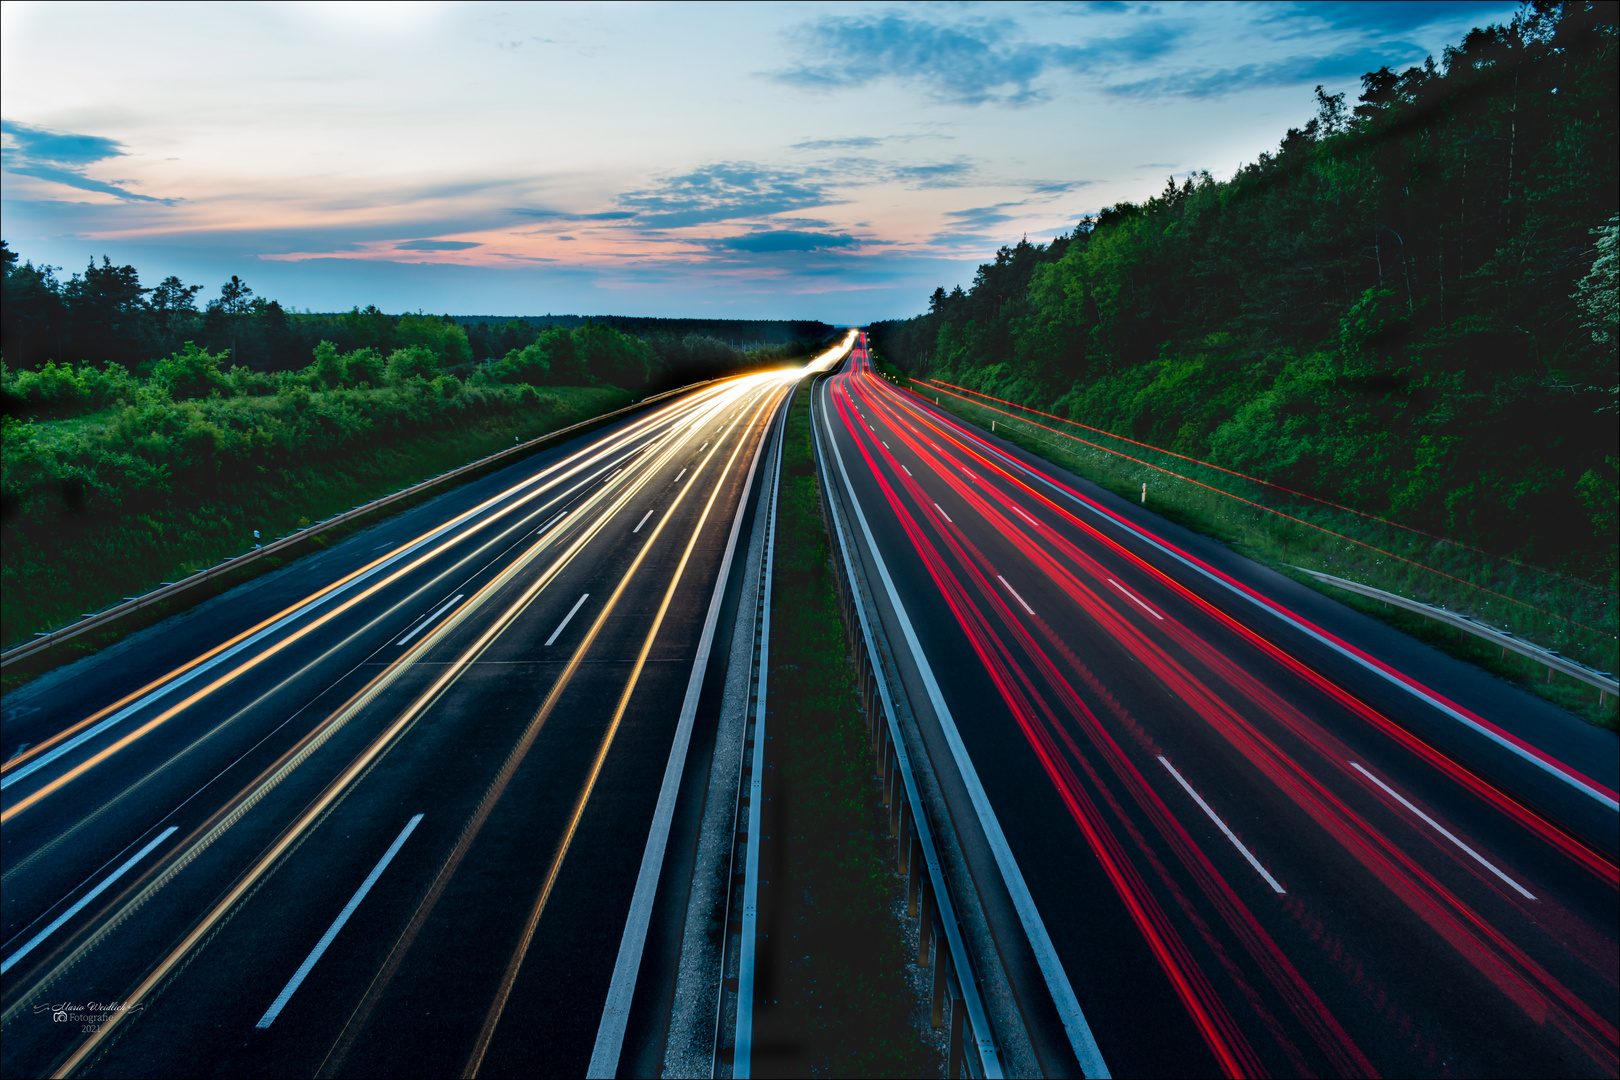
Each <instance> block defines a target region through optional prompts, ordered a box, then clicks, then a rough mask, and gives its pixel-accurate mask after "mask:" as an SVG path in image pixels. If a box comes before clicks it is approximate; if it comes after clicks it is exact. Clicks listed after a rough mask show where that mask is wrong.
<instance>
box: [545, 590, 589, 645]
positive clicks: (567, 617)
mask: <svg viewBox="0 0 1620 1080" xmlns="http://www.w3.org/2000/svg"><path fill="white" fill-rule="evenodd" d="M590 598H591V594H590V593H586V594H585V595H583V596H581V597H580V598H579V599H578V600H575V601H574V606H573V607H571V608H569V609H568V614H566V615H564V616H563V621H562V622H560V623H558V624H557V629H555V630H553V631H552V632H551V636H550V637H548V638H546V644H547V645H550V644H551V643H552V642H553V641H556V640H557V635H558V634H560V633H562V632H563V631H564V630H566V629H567V628H568V622H569V620H570V619H572V618H573V617H574V613H575V612H577V611H578V610H579V606H580V605H581V604H583V603H584V602H585V601H587V600H589V599H590Z"/></svg>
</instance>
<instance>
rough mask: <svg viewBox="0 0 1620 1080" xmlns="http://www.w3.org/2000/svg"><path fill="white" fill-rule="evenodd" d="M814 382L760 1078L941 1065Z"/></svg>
mask: <svg viewBox="0 0 1620 1080" xmlns="http://www.w3.org/2000/svg"><path fill="white" fill-rule="evenodd" d="M808 391H809V387H808V386H805V387H803V388H801V390H800V391H799V393H798V395H797V397H796V399H795V402H794V405H793V410H792V412H791V414H790V415H789V418H788V425H787V435H786V438H787V444H786V447H785V452H784V455H783V461H782V489H781V497H780V500H781V501H780V503H779V509H778V529H779V532H778V537H777V547H776V550H777V556H776V567H775V580H774V585H773V589H774V597H773V602H772V608H773V609H774V610H775V611H776V612H777V615H776V618H775V620H774V621H773V625H774V630H773V642H772V645H771V659H772V664H773V666H772V670H771V677H770V688H771V689H770V693H771V702H772V705H771V725H772V727H771V730H772V731H773V732H774V739H775V740H776V748H775V751H774V758H775V760H776V761H777V763H778V767H777V777H776V780H775V781H774V782H775V783H776V785H777V788H776V790H777V794H776V796H775V798H776V800H777V802H778V809H777V811H776V812H777V814H778V815H779V816H778V818H777V821H778V824H777V826H776V833H775V835H774V836H773V837H772V844H773V846H774V847H775V865H776V871H775V873H776V877H777V880H776V881H774V882H772V895H773V896H774V897H775V900H774V903H775V904H777V905H779V907H778V910H777V912H776V917H775V918H774V919H773V920H772V921H773V924H774V926H775V928H776V929H775V935H776V937H777V940H774V941H772V942H770V944H769V951H770V953H771V955H772V957H773V959H774V964H775V975H774V979H773V985H774V991H773V992H772V996H774V998H775V1002H774V1004H773V1005H772V1006H770V1007H769V1008H765V1009H762V1010H761V1012H760V1013H759V1014H758V1017H757V1019H756V1027H755V1040H756V1044H757V1045H758V1047H759V1049H758V1050H757V1051H756V1057H755V1067H756V1075H760V1076H924V1075H939V1070H940V1067H941V1062H940V1061H939V1060H938V1055H937V1053H935V1052H934V1051H933V1050H932V1049H930V1048H929V1047H928V1046H927V1045H926V1044H925V1043H924V1041H923V1039H922V1037H921V1034H920V1032H919V1031H918V1029H917V1028H916V1027H915V1026H913V1023H912V1019H913V1017H914V1016H916V1015H918V1010H919V1006H918V1003H917V1002H916V1001H915V1000H914V998H913V995H912V991H911V988H910V987H909V985H908V983H907V979H906V963H907V960H908V958H909V957H908V948H907V945H906V941H905V938H904V937H903V935H902V931H901V927H900V925H899V922H898V920H897V918H896V916H895V914H894V913H895V911H896V898H897V896H898V897H899V898H900V899H901V902H902V903H903V896H904V884H903V882H902V881H901V879H900V878H899V876H898V875H897V874H895V873H894V870H893V866H894V855H893V842H892V841H891V840H890V838H889V830H888V824H887V817H886V815H885V813H884V811H883V810H882V808H881V807H880V805H879V797H880V793H879V785H878V782H877V779H876V777H875V775H874V772H875V770H874V764H873V761H872V754H871V748H870V745H869V744H868V742H867V739H866V732H865V722H864V720H863V719H862V716H861V712H860V702H859V698H858V696H857V694H856V691H855V673H854V669H853V667H852V666H851V663H850V659H849V639H848V637H847V635H846V634H845V632H844V626H843V621H842V619H841V617H840V615H839V611H838V600H837V596H836V594H835V592H834V584H833V577H832V563H831V549H830V545H829V540H828V536H827V531H826V527H825V525H824V524H823V519H822V516H821V510H820V507H819V505H818V499H819V493H818V491H817V485H816V477H815V464H814V460H813V458H812V456H811V454H812V451H811V441H810V408H809V407H810V395H809V392H808Z"/></svg>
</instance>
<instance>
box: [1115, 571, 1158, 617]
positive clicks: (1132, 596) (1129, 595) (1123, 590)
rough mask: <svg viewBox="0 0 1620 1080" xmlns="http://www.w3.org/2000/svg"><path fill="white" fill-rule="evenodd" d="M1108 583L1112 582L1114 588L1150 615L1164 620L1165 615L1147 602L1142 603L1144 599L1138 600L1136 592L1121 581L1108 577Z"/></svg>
mask: <svg viewBox="0 0 1620 1080" xmlns="http://www.w3.org/2000/svg"><path fill="white" fill-rule="evenodd" d="M1108 584H1110V585H1112V586H1113V587H1114V588H1116V589H1118V590H1119V591H1120V592H1121V593H1122V594H1124V596H1125V598H1126V599H1127V600H1130V601H1131V602H1132V603H1134V604H1135V605H1136V606H1137V607H1139V608H1141V609H1142V610H1143V611H1145V612H1147V613H1148V614H1149V615H1151V616H1153V617H1154V618H1155V619H1158V620H1159V621H1160V622H1164V616H1163V615H1160V614H1159V613H1158V612H1157V611H1154V610H1153V609H1152V608H1150V607H1148V606H1147V605H1146V604H1144V603H1142V601H1140V600H1138V599H1137V598H1136V596H1135V594H1133V593H1132V592H1131V591H1130V590H1129V589H1127V588H1126V587H1125V586H1123V585H1121V584H1120V583H1119V582H1117V581H1115V580H1114V579H1113V578H1109V579H1108Z"/></svg>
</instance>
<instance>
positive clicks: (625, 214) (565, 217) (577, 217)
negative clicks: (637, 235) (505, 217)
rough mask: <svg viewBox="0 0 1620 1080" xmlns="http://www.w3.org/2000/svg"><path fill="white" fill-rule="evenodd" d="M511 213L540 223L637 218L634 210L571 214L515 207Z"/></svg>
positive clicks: (560, 211)
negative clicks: (534, 219)
mask: <svg viewBox="0 0 1620 1080" xmlns="http://www.w3.org/2000/svg"><path fill="white" fill-rule="evenodd" d="M511 212H512V213H514V214H519V215H521V216H523V217H530V218H536V219H538V220H540V221H627V220H629V219H630V218H633V217H635V216H636V212H635V211H634V210H604V211H602V212H600V213H596V214H570V213H567V212H565V211H562V210H534V209H530V208H528V207H523V206H514V207H513V208H512V210H511Z"/></svg>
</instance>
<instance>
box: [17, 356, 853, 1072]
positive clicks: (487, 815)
mask: <svg viewBox="0 0 1620 1080" xmlns="http://www.w3.org/2000/svg"><path fill="white" fill-rule="evenodd" d="M832 358H835V357H832ZM832 358H829V362H830V359H832ZM801 374H802V372H795V373H785V372H774V373H764V374H760V375H756V376H748V377H745V378H742V379H735V380H730V381H727V382H723V383H718V384H711V385H709V386H707V387H705V388H703V389H701V390H698V391H695V392H693V393H691V394H688V395H684V396H682V397H680V398H678V399H675V400H674V401H673V403H669V404H664V405H661V406H658V407H649V409H648V410H647V411H646V412H643V413H640V414H636V415H634V416H633V417H632V418H630V419H627V420H623V421H620V422H617V423H615V424H613V425H612V426H611V427H609V428H607V429H605V430H603V431H600V432H598V433H596V434H594V435H592V436H589V437H587V438H581V439H576V440H574V441H573V442H571V443H568V444H566V445H563V446H560V447H558V448H556V449H555V450H552V451H549V452H547V453H544V454H541V455H538V456H536V457H533V458H530V459H528V460H527V461H525V462H523V463H521V464H518V465H514V466H512V467H511V468H508V469H506V470H504V471H503V472H501V473H499V474H497V475H495V476H492V477H489V478H486V479H485V480H483V481H480V482H478V483H475V484H471V485H468V486H467V487H465V488H461V489H458V490H457V491H454V492H451V493H450V494H447V495H445V496H443V497H441V498H439V499H437V500H435V501H433V502H431V503H429V504H426V505H424V506H422V507H418V508H416V509H414V510H412V511H409V512H407V513H405V514H403V515H401V516H399V517H398V518H396V519H393V520H391V521H390V522H387V523H385V524H383V525H381V526H378V527H377V528H374V529H372V530H370V531H367V532H365V533H363V534H361V535H360V536H358V537H355V538H353V539H351V540H349V541H347V542H346V543H344V544H342V545H339V546H337V547H334V548H333V549H332V550H330V551H328V552H325V553H323V554H321V555H318V556H315V557H312V558H309V559H305V560H302V561H300V562H298V563H295V564H293V565H292V566H291V567H288V568H286V569H283V570H282V571H279V572H277V573H275V574H272V575H268V576H267V577H265V578H263V579H260V580H259V581H256V582H254V583H251V584H249V585H247V586H243V587H242V588H240V589H237V590H235V591H233V592H232V593H230V594H227V595H226V596H224V597H221V598H219V599H218V600H216V601H213V602H211V603H209V604H206V605H203V606H202V607H200V608H198V609H197V610H195V611H193V612H191V613H188V614H187V615H185V616H181V617H177V618H175V619H172V620H170V621H168V622H167V623H165V624H163V625H161V626H159V627H157V628H154V629H153V630H150V631H146V632H144V633H142V634H139V635H135V636H134V637H132V638H131V639H128V640H126V641H125V642H123V643H121V644H120V645H118V646H116V647H114V648H112V649H109V650H107V651H105V652H104V653H102V654H99V655H98V656H96V657H93V658H91V659H89V660H87V661H84V662H81V663H79V664H77V665H75V666H74V667H72V668H71V669H66V670H65V671H62V672H57V673H53V674H52V675H49V676H46V677H45V678H43V679H41V680H38V681H37V682H36V683H34V684H31V685H30V686H28V687H24V688H23V689H22V690H20V691H18V692H17V693H15V694H11V695H8V696H7V699H6V701H5V716H4V727H3V745H0V756H3V757H4V759H5V763H4V771H3V774H0V784H3V793H4V794H3V804H0V805H3V819H0V845H3V848H0V850H3V889H4V899H3V905H0V912H3V915H0V919H3V936H4V944H3V946H0V963H3V965H4V972H3V983H0V988H3V996H0V1002H3V1006H4V1014H3V1018H0V1036H3V1050H0V1063H3V1072H4V1074H5V1075H6V1076H25V1075H51V1074H69V1073H72V1074H77V1075H95V1076H139V1075H159V1076H177V1075H186V1076H189V1075H211V1076H232V1077H248V1076H292V1075H322V1076H337V1075H344V1076H384V1075H388V1076H420V1075H480V1074H483V1075H510V1074H522V1075H581V1074H583V1072H584V1071H585V1069H586V1067H587V1064H588V1063H589V1062H590V1060H591V1055H592V1049H593V1041H594V1040H596V1039H597V1035H598V1030H599V1027H600V1026H601V1021H602V1018H603V1010H604V1000H605V999H606V998H607V996H608V992H609V986H610V981H611V980H612V978H613V974H614V970H615V960H616V958H617V957H619V955H620V952H621V948H622V946H623V943H624V942H625V941H626V940H627V939H628V935H627V927H628V926H629V925H630V924H632V923H633V922H634V921H635V920H634V919H629V920H628V921H627V913H629V912H630V910H631V899H632V894H633V893H634V891H635V888H636V883H637V879H638V878H637V875H638V871H639V869H640V867H641V865H642V862H643V859H644V856H645V853H646V852H647V851H649V850H650V849H651V845H652V841H653V840H654V839H656V838H657V836H658V835H659V830H660V829H662V830H663V831H664V833H665V834H667V832H668V829H669V827H670V826H669V820H668V818H669V813H668V807H663V808H662V809H660V804H659V796H660V791H661V788H662V787H663V786H667V785H666V771H667V770H670V769H673V770H674V772H675V773H676V774H679V772H680V769H679V768H678V767H677V766H678V765H679V760H678V757H677V750H679V751H680V752H681V753H684V746H685V744H686V743H688V742H690V739H691V732H692V728H693V712H694V707H695V705H696V695H697V694H698V689H697V688H700V687H701V685H702V684H703V681H704V671H703V669H702V668H703V664H704V663H706V658H705V656H704V655H702V654H700V649H699V646H700V642H702V641H703V640H705V629H706V628H707V630H708V632H709V635H710V636H712V635H713V630H714V626H713V624H714V617H713V616H714V613H715V612H716V611H718V609H719V607H720V603H719V597H720V594H721V593H723V592H724V588H723V586H724V582H723V581H722V580H721V570H722V564H724V563H727V559H728V557H727V552H728V550H729V549H730V547H731V546H732V544H733V540H734V537H735V534H736V529H735V527H734V526H735V525H737V524H739V523H740V512H741V510H742V509H743V498H744V493H745V491H746V490H748V489H749V488H750V485H754V487H755V488H756V489H757V484H754V480H753V479H752V477H753V476H754V474H755V473H756V471H757V469H758V468H763V467H765V466H764V465H762V464H760V460H761V458H762V457H763V455H761V454H760V451H761V449H762V447H763V443H764V441H765V438H766V436H767V433H768V431H769V430H770V429H771V425H772V423H773V422H774V421H775V419H776V417H777V415H778V412H779V407H780V405H781V404H782V402H783V401H784V399H785V397H786V395H787V393H788V390H789V388H790V386H791V383H792V379H793V378H797V377H798V376H799V375H801ZM717 584H719V585H720V586H722V588H719V589H717ZM726 640H729V636H727V638H726ZM722 659H723V658H722ZM695 669H697V670H695ZM698 727H699V728H701V723H699V724H698ZM700 736H701V731H700ZM672 762H675V765H672V764H671V763H672ZM677 778H678V776H677ZM660 850H661V849H660ZM655 879H656V875H655ZM643 916H645V912H644V913H643ZM638 947H639V946H638ZM630 970H631V971H632V973H633V972H634V971H635V968H634V966H632V967H631V969H630Z"/></svg>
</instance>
